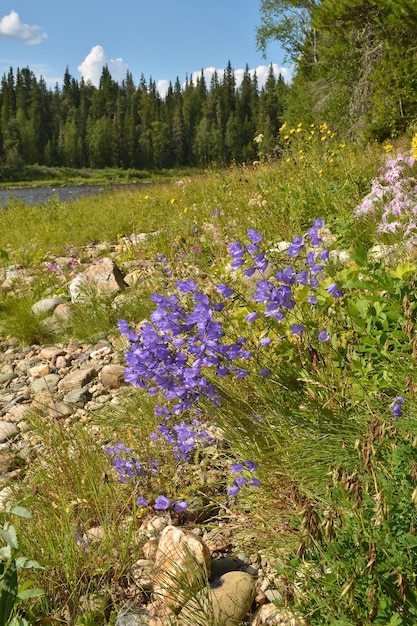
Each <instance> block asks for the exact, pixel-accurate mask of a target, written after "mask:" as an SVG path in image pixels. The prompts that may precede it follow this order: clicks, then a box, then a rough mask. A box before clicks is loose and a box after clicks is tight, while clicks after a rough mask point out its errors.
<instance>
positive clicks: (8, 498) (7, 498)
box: [0, 486, 13, 511]
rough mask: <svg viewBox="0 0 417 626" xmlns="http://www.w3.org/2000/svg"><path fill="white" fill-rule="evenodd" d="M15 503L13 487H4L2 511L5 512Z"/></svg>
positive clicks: (1, 494)
mask: <svg viewBox="0 0 417 626" xmlns="http://www.w3.org/2000/svg"><path fill="white" fill-rule="evenodd" d="M12 501H13V490H12V488H11V487H9V486H7V487H4V489H2V490H1V491H0V511H4V510H5V509H6V507H7V506H8V505H10V504H11V503H12Z"/></svg>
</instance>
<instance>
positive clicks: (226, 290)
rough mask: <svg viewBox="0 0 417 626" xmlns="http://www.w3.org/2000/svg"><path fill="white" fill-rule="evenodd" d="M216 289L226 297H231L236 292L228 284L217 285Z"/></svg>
mask: <svg viewBox="0 0 417 626" xmlns="http://www.w3.org/2000/svg"><path fill="white" fill-rule="evenodd" d="M216 290H217V291H218V293H219V294H220V295H222V296H223V297H224V298H230V297H231V296H233V294H234V291H233V289H230V287H228V286H227V285H223V284H218V285H216Z"/></svg>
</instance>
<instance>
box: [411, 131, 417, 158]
mask: <svg viewBox="0 0 417 626" xmlns="http://www.w3.org/2000/svg"><path fill="white" fill-rule="evenodd" d="M411 152H412V154H413V157H414V158H415V159H417V133H416V134H415V135H414V137H413V139H412V140H411Z"/></svg>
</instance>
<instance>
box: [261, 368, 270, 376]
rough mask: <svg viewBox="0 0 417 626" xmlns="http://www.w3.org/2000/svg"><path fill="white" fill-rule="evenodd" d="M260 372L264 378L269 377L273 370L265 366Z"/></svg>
mask: <svg viewBox="0 0 417 626" xmlns="http://www.w3.org/2000/svg"><path fill="white" fill-rule="evenodd" d="M259 373H260V375H261V376H262V378H267V377H268V376H269V375H270V373H271V370H270V369H268V368H267V367H264V368H263V369H261V370H260V372H259Z"/></svg>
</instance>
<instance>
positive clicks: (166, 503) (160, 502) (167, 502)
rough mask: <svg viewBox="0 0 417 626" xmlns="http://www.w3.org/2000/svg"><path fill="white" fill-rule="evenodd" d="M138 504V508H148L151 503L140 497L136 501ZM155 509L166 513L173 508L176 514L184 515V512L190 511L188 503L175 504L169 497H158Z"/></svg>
mask: <svg viewBox="0 0 417 626" xmlns="http://www.w3.org/2000/svg"><path fill="white" fill-rule="evenodd" d="M136 504H137V505H138V506H148V505H149V501H148V499H147V498H145V497H144V496H139V498H138V499H137V500H136ZM153 508H154V509H155V511H166V510H167V509H169V508H172V509H173V510H174V511H175V512H176V513H184V511H186V510H187V509H188V502H186V501H185V500H181V501H179V502H174V501H173V500H171V498H167V496H158V497H156V498H155V501H154V504H153Z"/></svg>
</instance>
